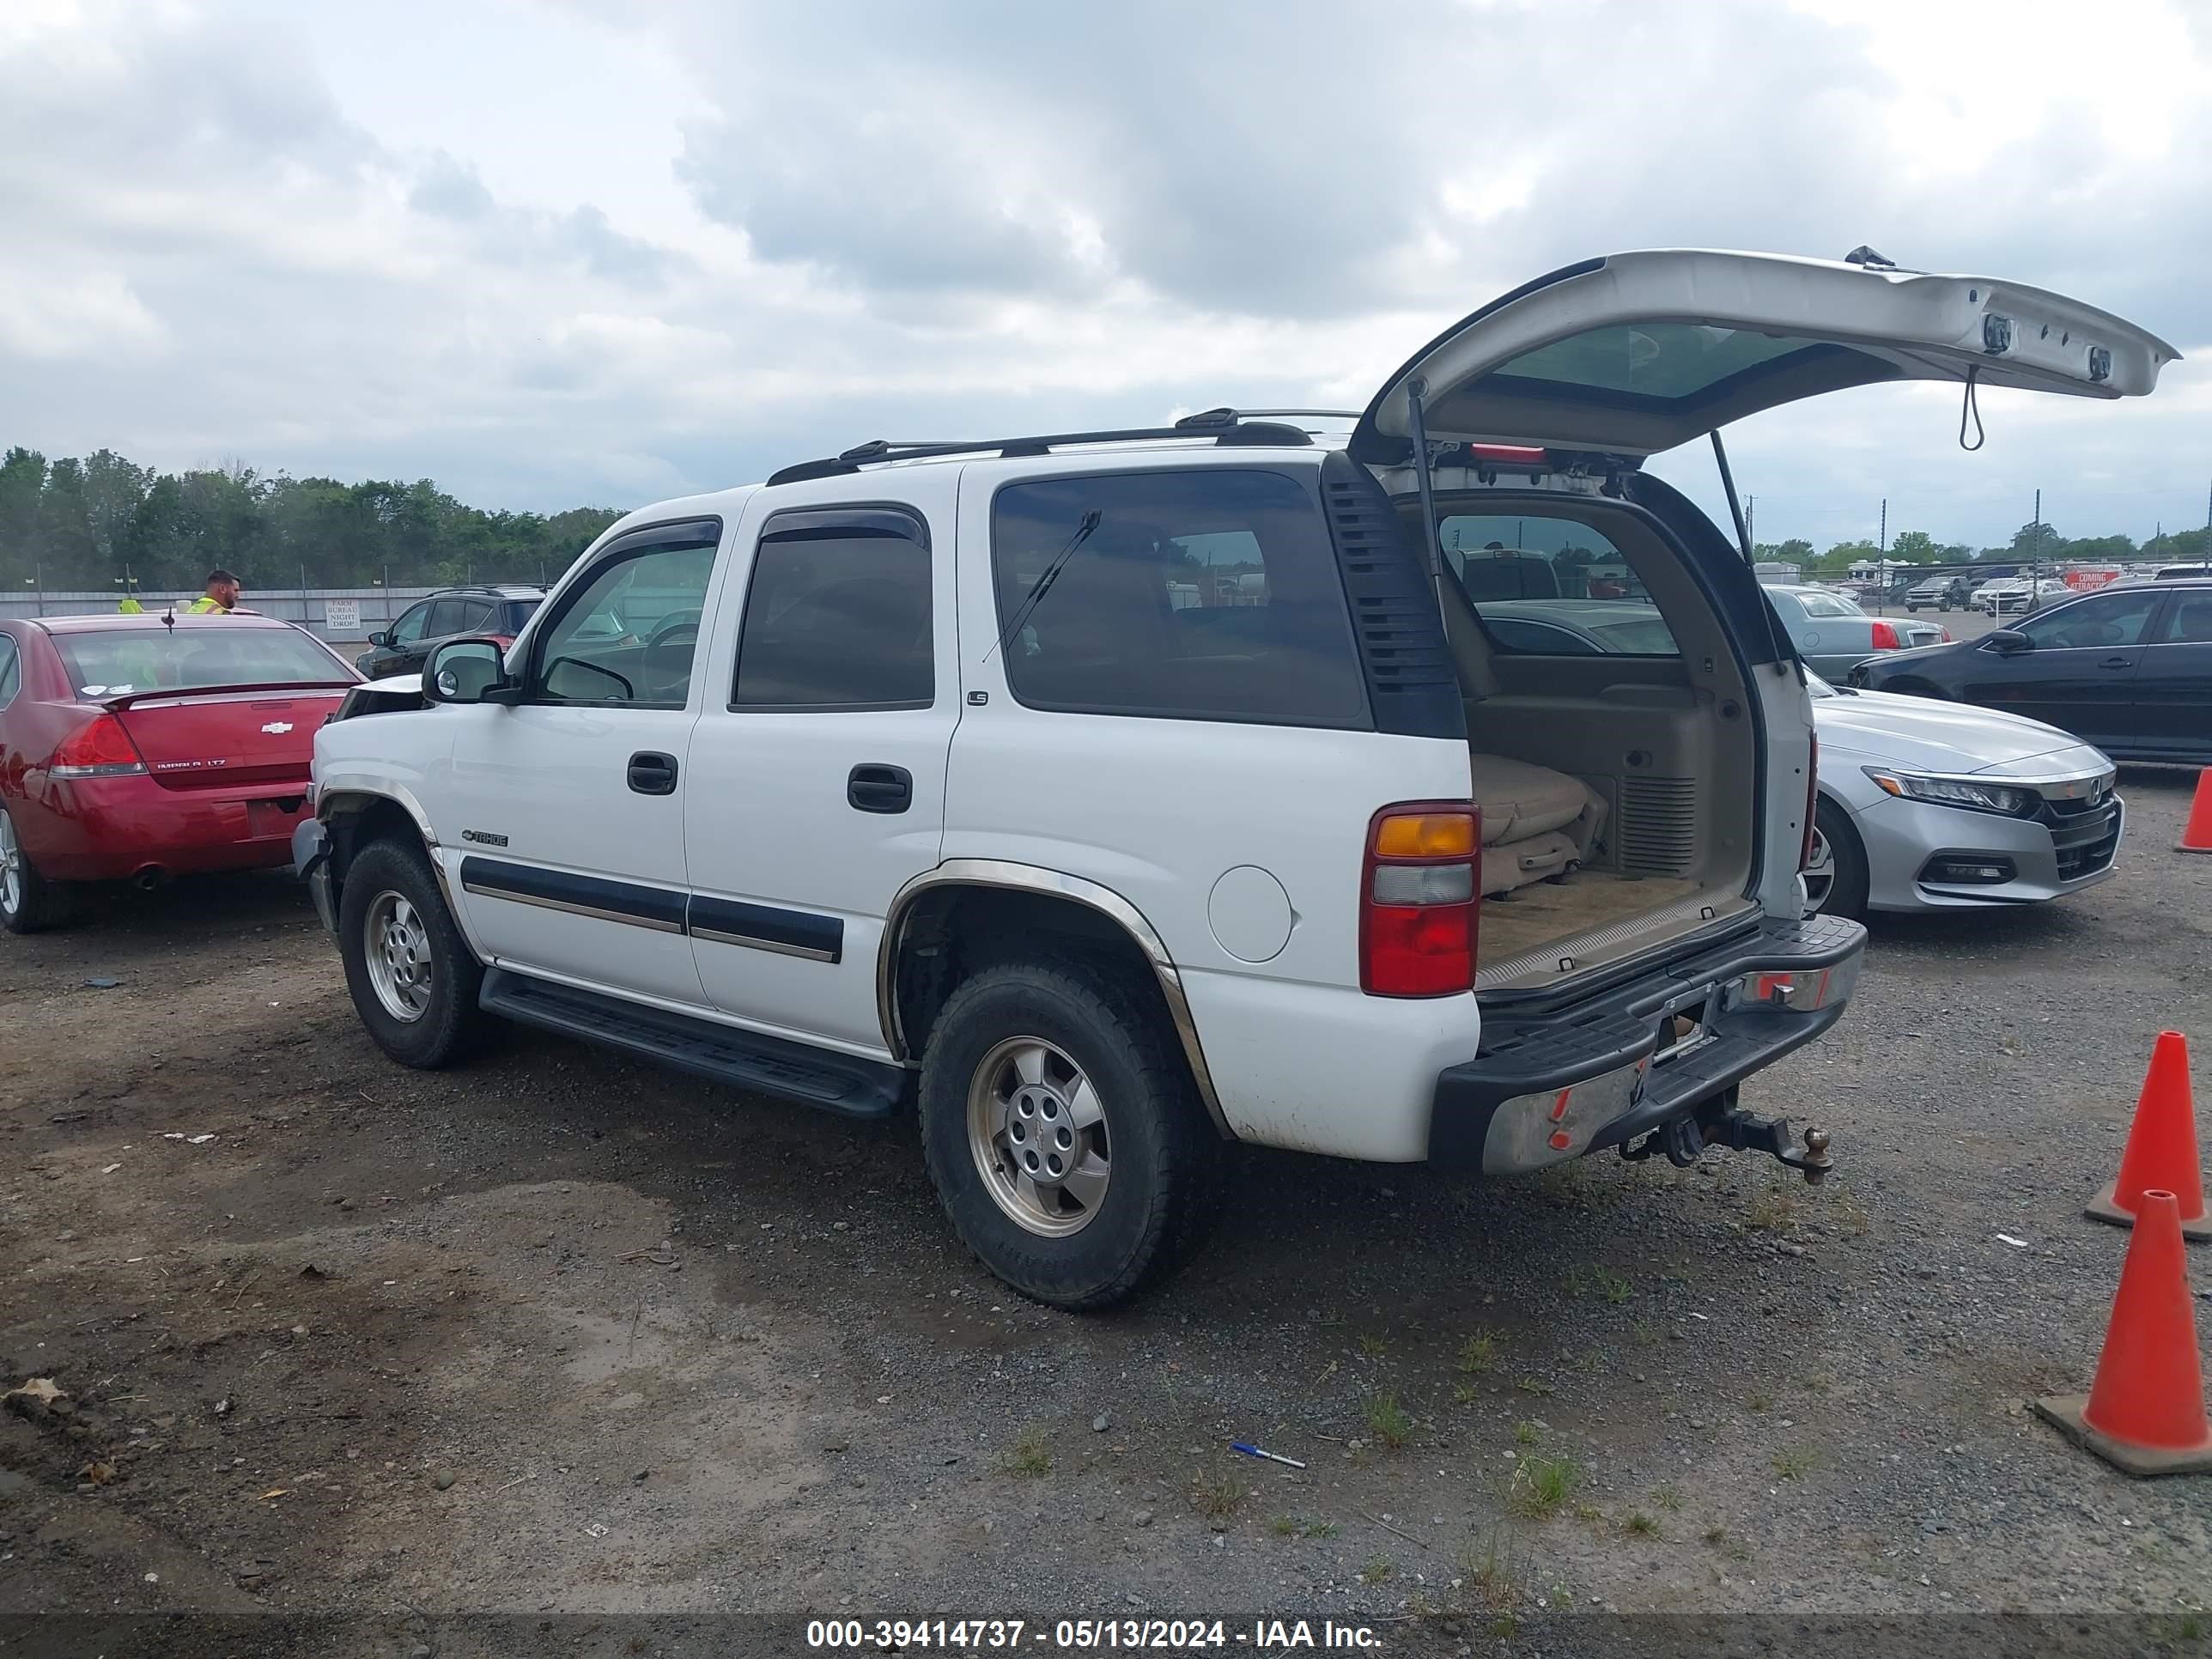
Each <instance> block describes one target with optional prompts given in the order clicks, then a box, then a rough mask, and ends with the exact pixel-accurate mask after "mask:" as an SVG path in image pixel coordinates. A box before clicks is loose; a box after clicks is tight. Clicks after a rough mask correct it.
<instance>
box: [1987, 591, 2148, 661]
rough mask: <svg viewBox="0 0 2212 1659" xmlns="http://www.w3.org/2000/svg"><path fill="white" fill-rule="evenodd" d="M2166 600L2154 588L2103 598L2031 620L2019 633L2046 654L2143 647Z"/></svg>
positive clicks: (2083, 601) (2020, 626)
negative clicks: (2156, 615) (2157, 612)
mask: <svg viewBox="0 0 2212 1659" xmlns="http://www.w3.org/2000/svg"><path fill="white" fill-rule="evenodd" d="M2165 598H2166V595H2165V594H2164V593H2162V592H2159V590H2158V589H2156V588H2154V587H2146V588H2137V589H2133V590H2130V592H2125V593H2105V594H2100V595H2099V596H2098V597H2097V598H2095V599H2083V600H2081V602H2080V603H2079V604H2075V605H2061V606H2060V607H2058V608H2057V610H2054V611H2045V612H2044V613H2043V614H2042V615H2041V616H2038V617H2027V618H2026V619H2025V620H2023V621H2021V623H2017V624H2016V629H2017V631H2018V632H2020V633H2022V634H2025V635H2027V636H2028V638H2030V639H2032V640H2033V641H2035V643H2036V646H2037V647H2038V648H2039V649H2041V650H2045V651H2064V650H2086V649H2089V648H2091V647H2097V646H2116V645H2141V644H2142V642H2143V635H2144V632H2145V630H2146V629H2148V628H2149V626H2150V619H2151V613H2152V612H2153V611H2156V610H2157V609H2158V607H2159V602H2160V600H2162V599H2165Z"/></svg>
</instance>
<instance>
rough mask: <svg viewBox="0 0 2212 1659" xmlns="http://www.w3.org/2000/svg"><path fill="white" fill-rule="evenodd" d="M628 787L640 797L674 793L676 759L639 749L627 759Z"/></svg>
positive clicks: (654, 751) (649, 750) (653, 751)
mask: <svg viewBox="0 0 2212 1659" xmlns="http://www.w3.org/2000/svg"><path fill="white" fill-rule="evenodd" d="M629 787H631V788H632V789H633V790H635V791H636V793H639V794H641V795H672V794H674V793H676V757H675V756H673V755H663V754H660V753H659V752H658V751H657V750H651V749H641V750H638V752H637V753H636V754H635V755H632V756H631V757H629Z"/></svg>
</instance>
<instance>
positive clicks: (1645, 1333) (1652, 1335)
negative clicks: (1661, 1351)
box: [1631, 1319, 1659, 1348]
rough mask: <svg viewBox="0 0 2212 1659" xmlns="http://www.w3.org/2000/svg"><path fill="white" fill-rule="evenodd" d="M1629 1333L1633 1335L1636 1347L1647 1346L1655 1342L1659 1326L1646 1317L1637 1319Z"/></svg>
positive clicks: (1653, 1344)
mask: <svg viewBox="0 0 2212 1659" xmlns="http://www.w3.org/2000/svg"><path fill="white" fill-rule="evenodd" d="M1631 1334H1632V1335H1633V1336H1634V1337H1635V1339H1636V1346H1638V1347H1639V1348H1649V1347H1652V1346H1656V1344H1657V1342H1658V1340H1659V1328H1658V1327H1657V1326H1656V1325H1655V1324H1653V1323H1652V1322H1650V1320H1648V1319H1639V1320H1638V1321H1637V1322H1636V1325H1635V1328H1634V1329H1633V1330H1632V1332H1631Z"/></svg>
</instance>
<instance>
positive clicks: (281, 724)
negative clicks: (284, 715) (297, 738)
mask: <svg viewBox="0 0 2212 1659" xmlns="http://www.w3.org/2000/svg"><path fill="white" fill-rule="evenodd" d="M261 729H262V730H263V731H264V732H267V733H268V734H269V735H270V737H272V738H276V737H282V736H283V734H284V733H285V732H289V731H290V730H291V729H292V722H291V721H289V720H271V721H270V722H269V724H268V725H266V726H263V727H262V728H261Z"/></svg>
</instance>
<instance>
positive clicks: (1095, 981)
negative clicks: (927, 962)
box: [921, 962, 1224, 1310]
mask: <svg viewBox="0 0 2212 1659" xmlns="http://www.w3.org/2000/svg"><path fill="white" fill-rule="evenodd" d="M1018 1039H1036V1040H1039V1041H1041V1042H1043V1043H1046V1044H1049V1045H1050V1046H1051V1047H1052V1048H1054V1049H1056V1050H1058V1051H1059V1052H1060V1054H1062V1055H1063V1056H1065V1058H1066V1060H1069V1061H1072V1062H1073V1065H1074V1066H1077V1067H1079V1068H1080V1071H1081V1073H1082V1074H1083V1075H1084V1076H1085V1078H1087V1079H1089V1080H1090V1082H1091V1087H1092V1089H1093V1091H1095V1093H1096V1096H1097V1100H1098V1103H1099V1105H1100V1107H1101V1109H1103V1126H1104V1133H1105V1136H1106V1140H1107V1146H1108V1150H1109V1154H1110V1160H1109V1161H1110V1164H1111V1170H1112V1174H1111V1176H1110V1177H1109V1180H1108V1182H1107V1185H1106V1188H1105V1191H1104V1194H1103V1196H1102V1197H1101V1198H1100V1199H1099V1200H1098V1202H1097V1207H1096V1210H1095V1212H1093V1213H1091V1217H1090V1219H1089V1220H1087V1221H1086V1222H1085V1223H1084V1224H1083V1225H1082V1226H1081V1227H1080V1228H1079V1230H1078V1231H1073V1232H1070V1233H1066V1234H1063V1235H1061V1236H1059V1237H1048V1236H1045V1235H1043V1234H1042V1233H1040V1232H1038V1231H1035V1230H1034V1229H1033V1228H1032V1227H1030V1226H1029V1225H1024V1223H1023V1222H1021V1221H1019V1220H1018V1219H1016V1218H1015V1217H1014V1216H1013V1215H1012V1214H1010V1213H1009V1212H1008V1211H1007V1209H1006V1207H1005V1206H1004V1205H1003V1204H1002V1202H1001V1200H1000V1198H998V1197H995V1196H994V1191H993V1188H992V1186H991V1185H990V1184H989V1182H990V1180H991V1177H989V1176H987V1175H986V1173H985V1170H984V1169H983V1167H982V1165H981V1159H980V1156H979V1153H978V1152H977V1150H976V1147H975V1141H974V1140H973V1139H971V1136H970V1133H969V1109H970V1092H971V1090H973V1089H975V1088H977V1087H978V1086H980V1085H979V1073H981V1071H982V1070H983V1069H984V1067H985V1066H986V1063H987V1061H988V1060H990V1058H991V1056H992V1055H993V1054H994V1052H996V1051H999V1050H1000V1049H1002V1048H1004V1046H1005V1045H1006V1044H1008V1043H1009V1042H1014V1041H1016V1040H1018ZM921 1138H922V1149H923V1155H924V1158H925V1159H926V1161H927V1164H928V1166H929V1174H930V1179H931V1181H932V1182H934V1183H935V1185H936V1188H937V1194H938V1198H939V1200H940V1201H941V1202H942V1203H943V1204H944V1206H945V1213H946V1214H947V1215H948V1216H949V1217H951V1221H952V1225H953V1229H954V1231H957V1233H958V1234H959V1235H960V1237H961V1240H962V1242H963V1243H965V1244H966V1245H967V1246H968V1248H969V1249H970V1250H972V1251H974V1252H975V1256H976V1259H977V1260H979V1261H981V1263H982V1264H983V1265H984V1266H985V1267H987V1268H989V1269H990V1271H991V1272H992V1273H994V1274H996V1275H997V1276H998V1277H999V1278H1000V1279H1004V1280H1005V1281H1006V1283H1007V1284H1008V1285H1012V1287H1013V1288H1014V1289H1015V1290H1017V1291H1020V1292H1021V1293H1022V1294H1023V1295H1024V1296H1026V1297H1032V1298H1034V1299H1035V1300H1036V1301H1039V1302H1043V1303H1048V1304H1050V1305H1052V1306H1054V1307H1056V1308H1066V1309H1070V1310H1090V1309H1097V1308H1103V1307H1107V1306H1109V1305H1111V1304H1114V1303H1116V1302H1120V1301H1121V1300H1123V1299H1125V1298H1126V1297H1130V1296H1132V1295H1133V1294H1135V1293H1136V1292H1137V1291H1139V1290H1141V1289H1143V1288H1145V1287H1146V1286H1147V1285H1151V1284H1153V1283H1156V1282H1158V1280H1159V1279H1163V1278H1164V1277H1165V1276H1166V1275H1167V1274H1168V1273H1170V1272H1172V1271H1173V1270H1174V1269H1175V1268H1176V1267H1178V1266H1180V1265H1181V1264H1182V1261H1184V1260H1185V1259H1186V1258H1187V1257H1188V1255H1189V1253H1190V1252H1191V1250H1192V1249H1194V1248H1195V1246H1196V1244H1197V1243H1198V1242H1199V1241H1200V1238H1201V1237H1203V1235H1204V1232H1205V1231H1206V1228H1207V1226H1208V1225H1210V1224H1211V1222H1212V1220H1213V1218H1215V1216H1216V1215H1217V1214H1218V1210H1219V1207H1220V1206H1219V1205H1218V1203H1217V1202H1215V1201H1214V1200H1215V1192H1216V1186H1217V1182H1218V1178H1219V1175H1220V1172H1221V1170H1222V1166H1223V1162H1224V1158H1223V1153H1224V1148H1223V1146H1222V1144H1221V1140H1220V1138H1219V1137H1218V1135H1217V1134H1216V1133H1215V1132H1214V1129H1213V1126H1212V1122H1211V1121H1210V1120H1209V1119H1208V1118H1207V1116H1206V1110H1205V1107H1204V1105H1203V1104H1202V1103H1201V1102H1200V1099H1199V1096H1198V1090H1197V1086H1196V1085H1195V1084H1194V1081H1193V1080H1192V1078H1191V1073H1190V1067H1189V1066H1188V1062H1187V1061H1186V1060H1185V1059H1184V1057H1183V1054H1182V1049H1181V1048H1180V1047H1179V1045H1178V1044H1177V1043H1176V1041H1175V1039H1174V1036H1173V1034H1172V1032H1171V1031H1170V1030H1169V1029H1168V1025H1167V1021H1166V1019H1165V1018H1164V1016H1163V1015H1162V1013H1161V1012H1160V1011H1159V1010H1158V1008H1157V1007H1156V1006H1152V1003H1151V1001H1150V1000H1149V999H1148V998H1147V997H1146V996H1145V995H1144V994H1143V993H1142V991H1141V990H1140V989H1139V987H1135V986H1133V985H1131V984H1130V983H1129V982H1127V980H1126V979H1124V978H1122V977H1121V976H1119V975H1115V973H1114V972H1113V971H1112V970H1111V969H1103V968H1099V967H1094V966H1091V965H1090V964H1085V963H1058V962H1054V963H1041V962H1013V963H1001V964H999V965H995V966H992V967H988V968H985V969H981V971H979V972H978V973H976V974H975V975H974V976H973V977H971V978H969V980H968V981H965V982H964V983H963V984H962V985H961V986H960V987H958V988H957V989H956V990H955V991H954V992H953V993H952V994H951V997H950V998H948V999H947V1000H946V1001H945V1006H944V1009H943V1011H942V1012H939V1015H938V1017H937V1020H936V1023H935V1024H934V1025H933V1027H932V1028H931V1030H930V1033H929V1038H928V1041H927V1045H926V1046H925V1048H924V1049H923V1053H922V1062H921Z"/></svg>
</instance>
